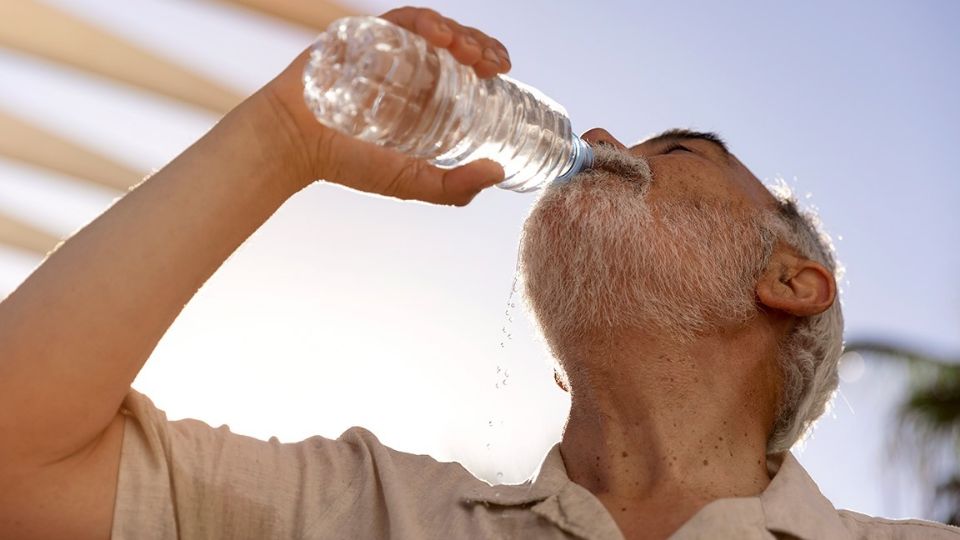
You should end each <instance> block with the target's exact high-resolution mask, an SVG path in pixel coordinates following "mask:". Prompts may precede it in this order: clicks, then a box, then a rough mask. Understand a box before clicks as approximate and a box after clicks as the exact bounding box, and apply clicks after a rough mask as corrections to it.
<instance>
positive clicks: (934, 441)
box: [846, 340, 960, 526]
mask: <svg viewBox="0 0 960 540" xmlns="http://www.w3.org/2000/svg"><path fill="white" fill-rule="evenodd" d="M846 351H847V352H857V353H861V354H866V355H871V356H881V357H885V358H893V359H897V360H899V361H902V362H905V363H906V364H907V365H908V366H909V368H910V376H909V385H910V386H909V389H908V391H907V394H906V396H905V397H904V399H903V401H902V402H901V403H900V404H899V405H898V408H897V413H896V414H897V420H898V421H897V423H896V425H895V426H894V429H893V433H892V435H893V437H894V441H895V442H894V448H893V449H894V452H895V453H905V454H906V455H911V456H914V457H917V458H918V459H916V460H915V465H916V466H917V468H918V472H919V473H920V477H921V478H922V479H925V480H926V481H928V482H929V483H930V485H929V490H930V496H931V500H932V502H933V505H932V509H931V511H932V516H931V517H933V518H934V519H937V520H938V521H942V522H944V523H947V524H950V525H957V526H960V359H954V358H944V357H937V356H935V355H931V354H927V353H924V352H921V351H920V350H919V349H918V348H915V347H910V346H903V345H897V344H892V343H889V342H885V341H882V340H876V341H875V340H856V341H852V342H850V343H848V344H847V346H846ZM904 450H906V452H903V451H904Z"/></svg>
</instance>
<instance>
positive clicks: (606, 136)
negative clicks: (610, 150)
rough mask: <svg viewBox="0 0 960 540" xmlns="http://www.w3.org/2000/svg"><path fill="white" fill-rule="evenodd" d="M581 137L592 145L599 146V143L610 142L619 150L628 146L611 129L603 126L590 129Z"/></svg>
mask: <svg viewBox="0 0 960 540" xmlns="http://www.w3.org/2000/svg"><path fill="white" fill-rule="evenodd" d="M580 138H581V139H583V140H585V141H587V142H588V143H590V145H591V146H597V145H598V144H609V145H610V146H613V147H614V148H616V149H618V150H626V149H627V147H626V146H625V145H624V144H623V143H622V142H620V141H618V140H617V138H616V137H614V136H613V135H611V134H610V132H609V131H607V130H605V129H603V128H593V129H591V130H589V131H586V132H584V134H583V135H581V136H580Z"/></svg>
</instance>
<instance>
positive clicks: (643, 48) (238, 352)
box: [0, 0, 960, 517]
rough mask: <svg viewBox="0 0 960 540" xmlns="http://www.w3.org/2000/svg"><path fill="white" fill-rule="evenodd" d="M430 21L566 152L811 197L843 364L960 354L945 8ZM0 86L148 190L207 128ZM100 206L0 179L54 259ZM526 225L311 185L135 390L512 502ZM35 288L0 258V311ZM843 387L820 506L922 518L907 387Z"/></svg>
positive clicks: (8, 255)
mask: <svg viewBox="0 0 960 540" xmlns="http://www.w3.org/2000/svg"><path fill="white" fill-rule="evenodd" d="M53 3H55V4H57V5H59V6H61V7H62V8H64V9H68V10H69V11H71V12H73V13H75V14H78V15H81V16H83V17H86V18H88V19H90V20H91V21H94V22H97V23H99V24H101V25H103V26H104V27H106V28H109V29H111V30H113V31H115V32H117V33H119V34H122V35H124V36H126V37H128V38H129V39H132V40H134V41H137V42H139V43H141V44H143V45H145V46H148V47H150V48H152V49H154V50H156V51H157V52H158V53H160V54H162V55H166V56H169V57H172V58H175V59H177V60H179V61H181V62H183V63H186V64H188V65H190V66H192V67H193V68H195V69H197V70H201V71H203V72H205V73H207V74H209V75H210V76H213V77H216V78H219V79H220V80H222V81H223V82H224V83H226V84H230V85H232V86H234V87H235V88H237V89H238V90H239V91H242V92H244V93H249V92H252V91H253V90H255V89H256V88H257V87H258V86H259V85H261V84H263V83H264V82H266V81H267V80H268V79H269V78H271V77H272V76H273V75H274V74H275V73H276V72H278V71H279V70H280V69H282V68H283V67H284V66H285V65H286V63H287V62H289V61H290V60H291V59H292V58H293V57H294V56H295V55H296V54H297V53H298V52H299V51H300V50H301V49H302V48H304V47H305V46H306V45H308V44H309V42H310V41H311V39H312V35H311V34H309V33H306V32H303V31H302V30H297V29H293V28H290V27H288V26H286V25H284V24H281V23H278V22H265V21H264V20H263V19H262V18H260V17H254V16H250V15H249V14H247V13H245V12H242V11H236V10H233V9H231V8H229V7H225V6H223V5H220V4H213V3H211V4H208V3H204V2H169V1H163V0H128V1H126V2H113V1H109V0H56V1H55V2H53ZM426 4H427V5H430V6H432V7H434V8H436V9H438V10H439V11H441V12H443V13H445V14H447V15H449V16H452V17H454V18H457V19H458V20H460V21H462V22H463V23H465V24H469V25H472V26H476V27H478V28H481V29H483V30H485V31H487V32H488V33H490V34H492V35H494V36H496V37H498V38H499V39H501V40H502V41H503V42H504V43H505V44H506V45H507V46H508V47H509V48H510V51H511V56H512V60H513V65H514V70H513V73H512V74H511V75H512V76H513V77H515V78H517V79H519V80H522V81H524V82H526V83H529V84H532V85H533V86H536V87H538V88H539V89H541V90H542V91H543V92H544V93H546V94H548V95H550V96H551V97H552V98H554V99H555V100H556V101H558V102H559V103H561V104H563V105H564V106H566V108H567V109H568V111H569V112H570V114H571V117H572V119H573V123H574V127H575V129H576V130H577V131H579V132H582V131H585V130H587V129H589V128H591V127H595V126H600V127H605V128H606V129H608V130H609V131H610V132H612V133H613V134H614V135H616V136H617V137H619V138H620V139H621V140H623V141H624V142H626V143H632V142H635V141H637V140H638V139H641V138H643V137H645V136H647V135H650V134H652V133H654V132H657V131H660V130H662V129H666V128H668V127H674V126H685V127H695V128H702V129H708V130H716V131H719V132H720V133H721V134H722V135H724V136H725V137H726V138H727V139H728V142H729V143H730V145H731V147H732V149H733V151H734V152H735V153H737V155H738V156H739V157H740V159H741V160H742V161H744V162H745V163H747V164H748V166H750V167H751V168H752V170H753V171H754V172H755V173H756V174H757V175H758V176H759V177H761V178H764V179H767V180H771V181H772V180H773V179H774V178H775V177H777V176H782V177H784V178H786V179H787V180H788V182H789V183H790V184H791V185H793V186H794V188H795V189H796V190H797V191H798V192H799V193H801V194H807V193H810V194H812V197H810V198H809V199H806V200H807V202H809V203H811V204H814V205H816V206H817V207H819V209H820V212H821V216H822V218H823V220H824V221H825V223H826V224H827V228H828V230H829V231H830V232H831V233H832V234H833V235H834V239H835V241H836V244H837V247H838V249H839V253H840V257H841V259H842V261H843V262H844V263H845V265H846V267H847V270H848V271H847V278H846V280H845V282H844V283H843V295H844V310H845V314H846V319H847V337H848V338H856V337H864V336H876V337H881V338H889V339H894V340H903V341H907V342H910V343H916V344H920V345H922V346H924V347H926V348H929V349H930V350H932V351H935V352H943V353H946V352H948V351H957V350H960V334H958V332H957V330H958V329H960V286H958V285H957V281H956V275H957V270H958V268H960V251H958V250H957V249H955V246H956V236H957V233H958V232H960V217H958V213H957V212H955V210H954V209H955V206H956V203H957V202H958V201H960V197H958V196H960V184H958V182H957V181H956V178H955V171H957V170H958V168H960V157H958V155H960V154H958V153H957V152H956V149H955V148H954V147H955V145H956V144H957V142H958V141H960V137H958V135H960V133H958V131H960V127H958V126H960V106H958V104H957V100H956V96H957V95H960V74H958V72H957V70H956V69H954V68H953V67H952V66H954V64H955V61H956V58H957V57H958V56H960V38H958V35H957V33H956V27H957V24H958V23H960V4H957V3H954V2H947V1H939V2H938V1H927V2H909V3H907V2H902V3H891V2H867V1H865V0H864V1H860V2H826V1H820V2H805V3H776V4H774V3H769V2H761V1H759V0H758V1H754V2H743V1H735V2H723V3H718V2H706V1H703V2H642V3H641V2H636V3H627V2H620V3H613V2H589V3H588V2H558V1H553V2H546V1H531V2H515V1H513V2H507V1H504V0H490V1H488V2H485V3H483V8H482V9H481V8H479V7H477V6H479V5H480V4H477V3H474V2H470V3H467V2H463V3H455V2H443V1H435V2H426ZM353 5H355V6H357V7H358V8H359V9H361V10H365V11H369V12H371V13H378V12H381V11H384V10H386V9H388V8H390V7H393V4H387V3H386V2H381V1H379V0H378V1H372V0H368V1H365V2H363V3H359V2H358V3H354V4H353ZM0 72H2V73H3V74H4V75H3V84H2V85H0V106H2V107H4V108H6V109H9V110H12V111H16V112H17V113H18V114H21V115H23V116H26V117H28V118H30V119H33V120H34V121H36V122H38V123H41V124H42V125H45V126H47V127H49V128H50V129H54V130H56V131H58V132H61V133H63V134H66V135H69V136H72V137H75V138H76V139H77V140H79V141H82V142H83V143H84V144H87V145H89V146H90V147H92V148H94V149H96V150H99V151H101V152H103V153H106V154H108V155H111V156H112V157H114V158H115V159H118V160H122V161H125V162H129V163H130V164H132V165H135V166H138V167H142V168H144V169H145V170H146V169H152V168H159V167H162V166H163V165H164V164H165V163H166V162H167V161H169V160H170V159H171V158H173V157H174V156H175V155H176V154H177V153H179V152H180V151H181V150H182V149H183V148H185V147H186V146H188V145H189V144H190V143H191V142H192V141H193V140H195V139H196V138H197V137H199V136H200V135H201V134H202V133H203V132H204V131H206V130H207V129H209V127H210V126H211V125H212V124H213V123H214V122H215V121H216V118H215V117H213V116H211V115H210V114H208V113H205V112H203V111H199V110H196V109H192V108H189V107H184V106H182V105H179V104H177V103H174V102H172V101H169V100H166V99H163V98H157V97H154V96H150V95H145V94H141V93H137V92H132V91H130V90H128V89H126V88H122V87H117V86H112V85H110V84H108V83H105V82H104V81H102V80H100V79H97V78H94V77H88V76H83V75H80V74H77V73H75V72H71V71H67V70H61V69H59V68H56V67H54V66H52V65H50V64H47V63H45V62H43V61H38V60H35V59H33V58H29V57H26V56H22V55H19V54H17V53H13V52H9V51H6V50H3V49H0ZM115 196H116V194H115V193H111V192H108V191H105V190H100V189H97V188H87V187H77V186H72V185H70V183H68V182H66V181H64V179H62V178H58V177H56V176H55V175H52V174H50V173H48V172H46V171H40V170H36V169H31V168H29V167H26V166H23V165H20V164H17V163H14V162H10V161H2V160H0V207H2V208H3V209H4V210H5V211H8V212H11V213H16V214H17V215H21V216H24V217H25V218H29V219H30V220H32V221H34V222H36V223H38V224H41V225H43V226H46V227H48V228H50V229H51V230H53V231H55V232H57V233H60V234H67V233H69V232H70V231H73V230H75V229H76V228H78V227H80V226H82V225H83V224H84V223H86V222H87V221H89V220H90V219H92V218H93V217H95V216H96V215H98V214H99V213H100V212H102V211H103V210H104V209H105V208H106V207H107V206H108V205H109V204H110V201H111V200H112V199H113V197H115ZM533 200H534V196H533V195H519V194H516V193H511V192H503V191H491V192H488V193H485V194H483V195H481V196H480V197H479V198H478V199H477V200H475V201H474V203H473V204H471V205H470V206H469V207H467V208H463V209H454V208H440V207H431V206H427V205H422V204H412V203H408V204H402V203H399V202H396V201H391V200H386V199H382V198H375V197H370V196H363V195H359V194H357V193H353V192H348V191H346V190H344V189H340V188H338V187H336V186H332V185H325V184H316V185H314V186H312V187H311V188H309V189H307V190H305V191H304V192H302V193H300V194H299V195H297V196H296V197H295V198H294V199H292V200H290V201H289V202H288V203H287V204H286V205H285V206H284V207H283V208H282V209H281V210H280V211H279V212H278V213H277V214H276V215H275V216H274V217H273V218H272V219H271V220H270V221H269V222H268V223H267V224H266V225H264V227H263V228H262V229H260V230H259V231H258V232H257V233H256V234H255V235H254V236H253V237H252V238H251V239H250V240H249V241H248V242H247V243H246V244H244V245H243V246H242V247H241V249H240V250H238V252H237V253H235V254H234V255H233V256H232V257H231V258H230V259H229V260H228V261H227V263H226V264H225V265H224V266H223V267H222V268H221V269H220V271H218V272H217V274H216V275H215V276H214V277H213V278H212V279H211V280H210V281H209V282H208V283H207V285H206V286H204V288H203V289H202V290H201V291H200V292H199V293H198V295H197V296H196V297H195V298H194V300H193V301H192V302H191V303H190V304H189V305H188V306H187V307H186V309H185V310H184V312H183V314H182V315H181V316H180V318H178V319H177V321H176V322H175V323H174V325H173V326H172V328H171V329H170V331H169V332H168V333H167V335H166V336H165V337H164V338H163V340H162V341H161V343H160V345H159V346H158V347H157V349H156V351H155V352H154V354H153V356H152V358H151V360H150V361H149V362H148V364H147V367H146V368H145V369H144V371H143V372H142V373H141V376H140V377H139V378H138V379H137V381H136V383H135V386H136V387H137V388H138V389H139V390H141V391H143V392H145V393H147V394H148V395H150V396H151V397H153V399H154V400H155V401H156V403H157V404H158V405H159V406H160V407H161V408H164V409H166V410H167V411H168V413H169V415H170V416H171V417H172V418H179V417H186V416H190V417H194V418H200V419H203V420H205V421H207V422H209V423H212V424H214V425H218V424H220V423H228V424H229V425H230V426H231V427H232V429H234V431H237V432H240V433H245V434H250V435H254V436H257V437H269V436H271V435H277V436H279V437H280V438H281V439H282V440H297V439H300V438H303V437H306V436H309V435H313V434H320V435H325V436H330V437H335V436H337V435H339V433H340V432H342V431H343V430H344V429H346V428H348V427H350V426H352V425H362V426H364V427H367V428H368V429H370V430H371V431H373V432H374V433H376V434H377V435H378V436H379V437H380V438H381V440H382V441H383V442H385V443H386V444H388V445H391V446H393V447H395V448H397V449H400V450H405V451H412V452H418V453H429V454H431V455H433V456H435V457H437V458H439V459H444V460H450V459H456V460H459V461H461V462H463V463H464V464H465V465H466V466H467V467H468V468H470V469H471V470H474V471H475V472H476V473H477V474H478V475H480V476H481V477H484V478H486V479H488V480H490V481H498V480H499V481H506V482H512V481H520V480H522V479H523V478H525V477H526V476H528V475H529V474H530V473H531V472H532V471H533V469H534V468H535V467H536V465H537V464H538V463H539V461H540V459H541V457H542V454H543V453H544V452H545V451H546V450H547V448H548V447H549V446H550V445H551V444H552V443H553V442H554V441H556V440H558V438H559V434H560V429H561V427H562V424H563V420H564V415H565V413H566V408H567V406H568V400H567V399H566V395H565V394H563V393H562V392H561V391H559V390H558V389H557V388H556V387H555V386H554V384H553V380H552V377H551V374H550V365H549V357H548V353H547V352H546V350H545V348H544V347H543V346H542V345H541V344H540V343H539V342H538V341H537V339H536V337H535V336H534V334H533V331H532V327H531V325H530V323H529V321H528V319H527V317H526V316H525V315H524V314H523V313H522V312H521V311H520V310H519V308H517V309H514V310H512V312H511V316H510V318H508V317H507V315H506V314H505V310H506V309H507V305H508V297H509V294H510V289H511V286H512V283H513V273H514V267H515V264H516V248H517V238H518V234H519V230H520V226H521V223H522V220H523V218H524V216H525V215H526V212H527V210H528V209H529V207H530V205H531V203H532V202H533ZM38 262H39V258H37V257H33V256H31V255H27V254H24V253H19V252H15V251H14V250H11V249H0V295H3V294H5V293H7V292H9V291H10V290H12V289H13V288H14V287H15V286H16V285H17V284H18V283H19V282H20V281H22V280H23V279H24V278H25V277H26V276H27V275H28V274H29V272H30V271H31V269H32V268H33V267H34V266H35V265H36V264H37V263H38ZM511 319H512V320H511ZM507 333H509V335H510V338H511V339H504V338H505V336H506V334H507ZM501 342H504V346H503V347H501V346H500V344H501ZM859 366H860V364H857V362H856V361H854V362H851V363H850V364H849V365H848V366H846V368H845V370H844V375H845V377H846V378H847V380H846V381H845V382H844V383H843V384H842V386H841V390H842V397H840V398H838V400H837V402H836V406H835V408H834V411H833V413H831V414H830V415H829V416H828V417H826V418H825V419H824V420H823V421H822V422H821V423H820V425H819V427H818V429H817V431H816V433H815V436H814V437H813V439H812V440H811V441H810V442H809V443H808V444H807V446H806V447H805V448H804V449H803V450H802V451H801V452H798V453H799V457H800V460H801V461H802V462H803V463H804V465H805V466H807V467H808V469H809V471H810V472H811V474H812V476H813V477H814V479H815V480H817V481H818V482H819V484H820V486H821V489H822V491H823V492H824V493H825V494H826V495H827V496H828V497H829V498H831V500H832V501H833V502H834V503H835V504H836V505H838V506H841V507H847V508H851V509H854V510H857V511H861V512H865V513H870V514H879V515H885V516H892V517H899V516H909V515H923V514H924V513H925V506H924V504H925V503H924V500H923V498H922V497H920V496H919V495H918V491H917V487H916V480H912V479H911V478H910V477H909V476H908V472H909V469H906V468H905V467H903V466H902V465H900V464H898V462H895V461H891V460H890V458H889V452H888V447H889V443H890V441H891V439H892V435H891V432H890V424H889V418H890V414H891V407H892V406H893V404H894V403H895V400H896V399H897V397H898V396H899V395H900V393H901V392H902V391H903V384H902V380H903V371H902V370H899V369H897V368H894V367H883V366H880V365H878V364H877V363H875V362H873V361H871V360H870V359H867V361H866V363H865V364H863V366H865V369H858V367H859ZM504 381H505V384H504ZM498 473H502V476H498Z"/></svg>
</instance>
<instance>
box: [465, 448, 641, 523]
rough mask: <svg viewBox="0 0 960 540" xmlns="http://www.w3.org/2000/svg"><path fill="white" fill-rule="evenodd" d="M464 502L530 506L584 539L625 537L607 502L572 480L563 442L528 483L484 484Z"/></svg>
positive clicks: (548, 455)
mask: <svg viewBox="0 0 960 540" xmlns="http://www.w3.org/2000/svg"><path fill="white" fill-rule="evenodd" d="M461 501H462V502H463V503H465V504H477V503H479V504H483V505H485V506H514V507H516V506H526V507H529V508H530V511H532V512H533V513H535V514H537V515H539V516H541V517H543V518H545V519H547V520H548V521H550V522H552V523H553V524H554V525H556V526H557V527H559V528H560V529H563V530H564V531H567V532H569V533H571V534H573V535H575V536H578V537H580V538H584V539H587V540H622V539H623V535H622V534H621V533H620V529H619V527H617V524H616V522H615V521H614V520H613V518H612V517H611V516H610V514H609V513H608V512H607V509H606V508H605V507H604V506H603V503H601V502H600V500H599V499H597V498H596V497H594V496H593V494H592V493H590V492H589V491H588V490H586V489H584V488H583V487H581V486H579V485H578V484H575V483H574V482H571V481H570V477H569V476H568V475H567V468H566V466H565V465H564V464H563V457H562V456H561V455H560V444H559V443H557V444H555V445H554V446H553V448H551V449H550V450H549V451H548V452H547V455H546V457H544V459H543V461H542V462H541V464H540V468H539V469H538V470H537V472H536V473H534V475H533V476H532V477H531V478H530V479H529V480H527V481H526V482H524V483H522V484H516V485H498V486H491V485H488V484H486V483H481V484H480V485H478V486H476V487H474V488H472V489H470V490H468V491H467V493H466V494H464V496H463V497H461Z"/></svg>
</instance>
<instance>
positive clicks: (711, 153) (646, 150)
mask: <svg viewBox="0 0 960 540" xmlns="http://www.w3.org/2000/svg"><path fill="white" fill-rule="evenodd" d="M676 144H683V145H684V146H685V147H687V148H689V149H691V150H693V151H694V152H696V153H697V154H698V155H699V156H700V157H701V158H703V160H702V161H701V162H700V163H701V166H702V167H703V168H705V169H710V170H711V172H712V173H713V174H711V176H719V177H720V178H715V181H719V182H722V183H723V184H725V187H727V188H729V190H731V191H734V192H736V193H739V194H740V195H742V196H743V197H744V198H746V199H747V200H749V201H750V202H751V203H753V204H755V205H756V206H760V207H764V206H766V207H770V208H775V207H776V206H777V200H776V198H775V197H774V196H773V195H772V194H771V193H770V191H769V190H768V189H767V188H766V186H764V185H763V182H761V181H760V179H759V178H757V177H756V175H754V174H753V172H751V171H750V169H748V168H747V166H746V165H744V164H743V163H742V162H741V161H740V160H739V159H738V158H737V156H735V155H734V154H733V153H732V152H730V150H729V148H728V147H727V145H726V143H725V142H724V141H723V139H721V138H720V137H719V136H718V135H716V134H715V133H710V132H699V131H691V130H685V129H672V130H669V131H666V132H663V133H661V134H659V135H656V136H654V137H650V138H649V139H646V140H644V141H642V142H640V143H638V144H636V145H634V146H632V147H631V148H630V149H629V150H630V152H631V153H634V154H639V155H642V156H643V157H645V158H647V159H651V158H652V157H654V156H658V155H662V153H663V152H664V151H666V150H669V148H670V147H672V146H673V145H676Z"/></svg>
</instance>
